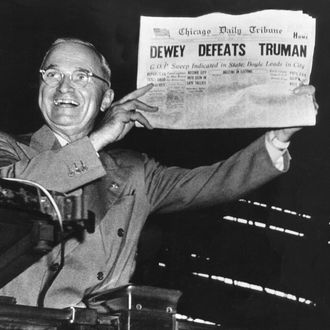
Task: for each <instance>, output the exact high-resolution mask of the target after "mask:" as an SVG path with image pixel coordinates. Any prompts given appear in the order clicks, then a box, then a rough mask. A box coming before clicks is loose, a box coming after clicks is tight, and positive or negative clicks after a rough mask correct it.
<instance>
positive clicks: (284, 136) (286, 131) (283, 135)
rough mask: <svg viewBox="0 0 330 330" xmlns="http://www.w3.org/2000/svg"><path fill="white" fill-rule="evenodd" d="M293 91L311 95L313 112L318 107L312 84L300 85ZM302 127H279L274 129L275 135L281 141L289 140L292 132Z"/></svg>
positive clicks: (298, 93)
mask: <svg viewBox="0 0 330 330" xmlns="http://www.w3.org/2000/svg"><path fill="white" fill-rule="evenodd" d="M293 93H294V94H296V95H311V96H312V97H313V103H314V108H315V112H316V113H317V110H318V108H319V106H318V104H317V102H316V99H315V87H314V86H312V85H302V86H299V87H297V88H295V89H294V90H293ZM301 129H302V127H288V128H281V129H278V130H274V133H275V136H276V138H277V139H278V140H280V141H281V142H288V141H290V139H291V137H292V135H293V134H295V133H296V132H298V131H299V130H301Z"/></svg>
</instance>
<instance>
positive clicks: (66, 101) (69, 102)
mask: <svg viewBox="0 0 330 330" xmlns="http://www.w3.org/2000/svg"><path fill="white" fill-rule="evenodd" d="M54 104H55V105H63V104H71V105H74V106H78V105H79V103H78V102H76V101H74V100H63V99H56V100H54Z"/></svg>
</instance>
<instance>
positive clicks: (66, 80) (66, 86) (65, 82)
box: [57, 75, 74, 93]
mask: <svg viewBox="0 0 330 330" xmlns="http://www.w3.org/2000/svg"><path fill="white" fill-rule="evenodd" d="M57 89H58V90H59V91H61V92H62V93H66V92H68V91H72V90H73V89H74V87H73V85H72V81H71V79H70V76H69V75H64V76H63V79H62V80H61V81H60V82H59V84H58V86H57Z"/></svg>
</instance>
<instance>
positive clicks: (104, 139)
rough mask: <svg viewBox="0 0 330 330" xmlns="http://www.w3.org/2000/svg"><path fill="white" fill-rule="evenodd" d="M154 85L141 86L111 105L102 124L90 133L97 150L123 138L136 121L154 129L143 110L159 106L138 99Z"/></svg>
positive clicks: (155, 109)
mask: <svg viewBox="0 0 330 330" xmlns="http://www.w3.org/2000/svg"><path fill="white" fill-rule="evenodd" d="M152 87H153V84H148V85H146V86H144V87H141V88H139V89H137V90H135V91H133V92H131V93H129V94H128V95H126V96H125V97H123V98H122V99H120V100H119V101H116V102H114V103H113V104H112V105H111V107H110V108H109V109H108V110H107V111H106V113H105V115H104V118H103V119H102V121H101V123H100V125H99V126H98V127H97V128H96V129H95V130H94V131H93V132H92V133H91V134H90V140H91V142H92V144H93V146H94V148H95V149H96V151H100V150H101V149H103V148H104V147H105V146H106V145H108V144H110V143H114V142H116V141H119V140H121V139H122V138H123V137H124V136H125V135H126V134H127V133H128V132H129V131H130V130H131V128H132V127H133V126H134V123H135V121H137V122H139V123H140V124H141V125H143V126H144V127H146V128H148V129H152V126H151V125H150V123H149V121H148V120H147V119H146V118H145V116H144V115H143V114H142V113H141V111H146V112H156V111H158V107H153V106H149V105H147V104H145V103H143V102H141V101H139V100H138V98H139V97H141V96H142V95H144V94H146V93H147V92H148V91H149V90H151V88H152Z"/></svg>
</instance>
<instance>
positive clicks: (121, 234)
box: [117, 228, 125, 237]
mask: <svg viewBox="0 0 330 330" xmlns="http://www.w3.org/2000/svg"><path fill="white" fill-rule="evenodd" d="M124 233H125V231H124V229H123V228H119V229H118V230H117V235H118V236H119V237H123V236H124Z"/></svg>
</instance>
